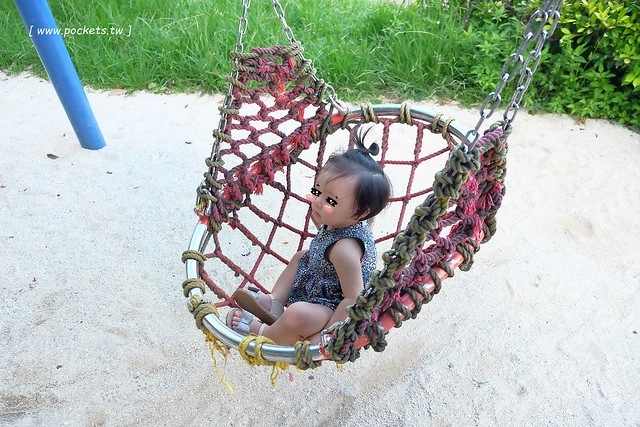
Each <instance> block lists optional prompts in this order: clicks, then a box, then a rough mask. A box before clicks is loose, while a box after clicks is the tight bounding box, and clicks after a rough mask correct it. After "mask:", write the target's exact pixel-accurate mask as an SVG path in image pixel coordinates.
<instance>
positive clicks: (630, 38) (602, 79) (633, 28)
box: [536, 0, 640, 128]
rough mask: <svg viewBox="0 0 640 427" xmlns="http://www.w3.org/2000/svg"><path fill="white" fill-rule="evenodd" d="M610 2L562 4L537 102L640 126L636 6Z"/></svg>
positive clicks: (639, 44)
mask: <svg viewBox="0 0 640 427" xmlns="http://www.w3.org/2000/svg"><path fill="white" fill-rule="evenodd" d="M633 3H635V2H631V1H623V0H613V1H610V0H608V1H602V0H580V1H565V2H564V4H563V8H562V11H561V12H562V13H561V19H560V26H559V27H558V30H557V31H556V42H555V45H554V47H553V49H552V55H551V56H552V57H551V58H550V60H549V61H546V62H545V66H544V67H543V72H544V73H545V74H546V75H548V76H549V79H550V81H549V82H548V84H547V85H546V90H545V91H539V92H538V94H537V95H538V96H537V99H536V101H537V102H539V103H545V104H546V105H547V108H546V109H549V110H550V111H552V112H563V113H568V114H571V115H574V116H578V117H584V118H594V117H599V118H605V119H611V120H615V121H617V122H618V123H622V124H626V125H629V126H631V127H634V128H640V37H639V36H638V35H639V34H640V6H638V5H637V4H633Z"/></svg>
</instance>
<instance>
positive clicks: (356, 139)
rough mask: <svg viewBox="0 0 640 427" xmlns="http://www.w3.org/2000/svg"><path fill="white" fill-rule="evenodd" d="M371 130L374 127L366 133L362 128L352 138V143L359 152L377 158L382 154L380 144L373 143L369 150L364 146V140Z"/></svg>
mask: <svg viewBox="0 0 640 427" xmlns="http://www.w3.org/2000/svg"><path fill="white" fill-rule="evenodd" d="M371 129H373V127H370V128H369V129H367V130H366V131H363V130H362V128H360V129H359V131H358V133H357V134H354V135H353V136H352V137H351V142H353V144H354V145H355V146H356V148H357V149H358V151H361V152H362V153H364V154H367V155H370V156H377V155H378V153H379V152H380V146H379V145H378V144H376V143H375V142H373V143H371V145H369V148H367V147H365V145H364V139H365V137H366V136H367V134H368V133H369V131H370V130H371Z"/></svg>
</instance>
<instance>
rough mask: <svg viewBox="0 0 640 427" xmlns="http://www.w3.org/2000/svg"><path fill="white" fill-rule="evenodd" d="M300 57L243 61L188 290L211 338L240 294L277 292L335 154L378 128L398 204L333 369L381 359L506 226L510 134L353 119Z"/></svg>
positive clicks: (204, 192)
mask: <svg viewBox="0 0 640 427" xmlns="http://www.w3.org/2000/svg"><path fill="white" fill-rule="evenodd" d="M300 52H301V47H300V46H299V45H297V44H292V45H289V46H274V47H269V48H254V49H253V50H251V51H250V52H247V53H242V54H241V53H235V55H236V58H235V61H234V64H235V65H234V66H235V71H236V72H235V73H233V76H234V77H233V78H232V79H231V82H230V83H231V84H230V88H231V89H230V95H228V97H227V100H228V101H229V102H226V103H225V105H223V107H221V114H222V116H223V120H222V121H221V128H220V129H217V130H216V131H214V139H215V142H214V147H213V150H212V151H213V152H212V155H211V157H209V158H208V159H206V163H207V167H208V170H207V172H206V173H205V179H204V181H203V183H202V184H201V185H200V187H199V188H198V204H197V206H196V212H197V214H198V215H199V217H200V219H201V222H202V223H204V224H206V226H207V228H208V232H209V234H208V237H207V240H206V242H205V244H204V245H203V247H202V248H201V250H199V251H194V250H189V251H186V252H185V253H184V254H183V261H186V260H196V261H197V262H198V265H199V269H198V275H199V277H198V278H191V279H188V280H186V281H185V282H184V283H183V289H184V293H185V296H187V297H191V300H190V309H191V311H192V312H193V313H194V316H196V323H197V324H198V327H199V328H201V329H202V330H203V331H205V328H204V327H203V326H202V320H201V319H202V317H203V314H202V313H215V315H217V309H218V308H222V307H225V306H234V304H235V303H234V301H233V299H232V298H231V294H232V293H233V291H234V290H235V289H237V288H238V287H246V286H253V287H256V288H258V289H260V290H261V291H263V292H269V289H270V287H271V286H272V285H273V283H274V282H275V279H276V278H277V276H278V274H279V273H280V272H281V271H282V269H283V268H284V266H285V265H286V263H287V262H288V260H289V259H290V258H291V256H292V255H293V254H294V253H295V252H297V251H299V250H300V249H302V248H304V247H306V246H307V244H308V240H309V239H311V238H312V237H313V236H314V232H315V228H314V226H313V225H312V222H311V221H310V209H309V203H308V201H307V199H306V198H305V195H306V194H307V193H308V191H309V188H310V187H311V185H312V183H313V180H314V177H315V175H316V173H317V172H318V170H319V169H320V167H321V166H322V164H323V163H324V159H325V157H326V156H327V155H328V154H330V153H331V152H333V151H335V150H336V149H346V148H348V141H349V139H350V138H349V135H350V134H351V133H353V132H357V131H358V129H359V128H360V127H365V128H369V127H372V128H373V129H372V130H371V131H370V133H369V135H370V136H372V137H374V138H376V139H377V140H378V142H379V143H380V145H381V153H380V155H379V158H377V160H378V161H379V163H380V164H381V165H382V166H383V168H384V169H385V172H386V173H387V175H389V176H390V177H391V178H392V184H393V191H394V196H393V198H392V201H391V204H390V206H389V207H388V208H387V209H386V210H385V211H384V212H383V213H382V214H380V215H379V216H378V217H377V218H376V220H375V222H374V224H373V229H374V234H375V236H376V243H377V248H378V254H379V257H380V261H379V268H378V270H376V271H375V272H374V273H373V275H372V276H371V280H370V283H369V284H368V285H367V287H366V289H365V290H364V291H363V292H362V293H361V295H360V296H359V297H358V299H357V301H356V303H355V304H354V305H352V306H351V307H350V308H349V309H348V315H349V318H348V319H347V321H345V322H342V323H340V324H338V325H335V326H334V327H332V328H331V330H329V331H327V337H328V338H327V340H326V342H325V343H324V344H323V348H322V351H323V354H325V355H326V357H327V358H330V359H332V360H334V361H336V362H339V363H343V362H346V361H353V360H355V359H357V358H358V356H359V352H360V349H361V348H363V347H364V348H369V347H371V348H373V349H374V350H376V351H382V350H384V348H385V346H386V340H385V336H386V333H387V331H388V329H389V328H390V327H393V326H400V325H401V324H402V321H403V320H405V319H409V318H415V317H416V315H417V314H418V312H419V311H420V309H421V308H422V306H423V305H424V304H425V303H427V302H429V301H430V300H431V298H432V296H433V295H434V294H437V293H438V292H439V291H440V288H441V285H442V279H444V278H446V277H449V276H452V275H453V274H454V268H455V267H459V268H460V269H462V270H467V269H468V268H470V267H471V264H472V263H473V254H474V253H475V252H476V251H477V250H478V249H479V245H480V244H481V243H483V242H485V241H486V240H488V239H489V238H491V236H492V235H493V233H494V232H495V229H496V223H495V214H496V212H497V210H498V208H499V207H500V204H501V202H502V196H503V194H504V178H505V173H506V158H505V156H506V151H507V143H506V139H507V136H508V133H509V130H510V128H509V127H507V128H506V130H503V128H502V126H501V123H496V124H495V125H493V126H491V127H490V128H489V129H488V130H487V131H486V132H485V133H484V135H482V136H481V137H480V139H479V140H478V141H477V142H476V143H475V144H474V145H473V148H468V146H467V145H465V144H464V143H463V140H464V137H463V135H464V132H463V131H459V130H458V129H457V128H456V126H455V123H454V122H453V121H452V120H450V119H446V118H444V117H442V116H440V115H437V114H430V113H424V112H421V111H420V110H416V109H412V108H411V107H410V106H409V105H407V104H402V105H398V106H371V105H365V106H362V107H360V108H358V109H354V110H353V111H350V112H345V111H343V110H342V109H341V108H336V105H335V104H334V103H333V102H331V100H328V99H326V96H325V95H326V86H325V84H324V82H323V81H322V80H319V79H317V78H316V77H315V71H314V70H313V69H312V68H311V67H310V64H309V63H306V62H305V61H302V60H300V57H301V55H299V53H300ZM368 138H369V137H368ZM371 140H373V139H371ZM194 289H199V290H200V291H201V292H202V293H204V292H205V291H206V290H210V291H212V293H213V294H214V295H215V298H216V299H215V301H211V302H207V301H205V300H204V299H203V298H200V297H198V298H195V299H194V298H193V296H192V294H193V292H192V291H193V290H194ZM205 307H209V308H205ZM205 333H206V332H205ZM308 346H309V343H305V342H302V343H299V345H297V346H296V358H297V360H296V362H295V363H296V365H297V366H298V367H301V368H303V369H304V368H309V367H315V366H317V363H315V362H314V361H313V360H311V359H310V357H309V356H308V351H307V349H308ZM298 355H299V356H298Z"/></svg>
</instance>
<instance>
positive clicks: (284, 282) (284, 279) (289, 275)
mask: <svg viewBox="0 0 640 427" xmlns="http://www.w3.org/2000/svg"><path fill="white" fill-rule="evenodd" d="M305 252H307V251H306V250H303V251H300V252H297V253H296V254H295V255H294V256H293V257H292V258H291V261H289V264H287V266H286V267H285V268H284V270H282V273H280V276H279V277H278V280H276V283H275V284H274V285H273V289H272V290H271V295H272V296H273V297H274V298H275V299H276V301H278V302H279V303H280V304H282V306H283V307H284V306H285V305H286V304H287V302H288V301H289V295H290V294H291V289H292V288H293V282H294V281H295V278H296V272H297V271H298V265H300V258H302V256H303V255H304V254H305ZM267 298H268V297H267ZM264 302H265V301H261V303H262V304H264ZM267 303H268V304H270V302H267Z"/></svg>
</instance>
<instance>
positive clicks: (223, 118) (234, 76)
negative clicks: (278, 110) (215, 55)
mask: <svg viewBox="0 0 640 427" xmlns="http://www.w3.org/2000/svg"><path fill="white" fill-rule="evenodd" d="M249 6H251V0H242V9H243V10H242V16H241V17H240V20H239V21H238V40H237V41H236V45H235V48H234V51H235V52H243V51H244V45H243V44H242V39H243V37H244V35H245V34H246V32H247V26H248V19H247V14H248V10H249ZM237 65H238V58H237V57H234V58H233V67H231V72H230V73H229V85H228V87H227V93H226V95H225V97H224V101H223V103H222V105H221V106H220V107H218V110H219V111H220V121H219V122H218V129H217V130H218V132H220V133H221V132H224V130H225V129H226V128H227V120H228V111H229V108H231V103H232V102H233V83H234V82H235V81H237V80H238V67H237ZM219 152H220V138H219V136H218V134H217V133H216V132H214V134H213V146H212V148H211V156H209V160H210V161H211V163H210V164H211V165H212V166H209V174H210V175H213V174H214V172H215V171H214V166H213V164H215V162H216V160H217V158H218V153H219ZM202 196H205V198H206V199H207V203H206V206H203V204H202V199H203V197H202ZM209 196H211V190H210V189H209V188H208V182H207V180H206V179H205V180H204V181H203V182H202V183H201V184H200V186H199V187H198V191H197V192H196V211H197V212H198V213H199V214H203V215H206V216H209V215H210V214H211V209H212V206H211V205H212V202H211V198H210V197H209Z"/></svg>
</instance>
